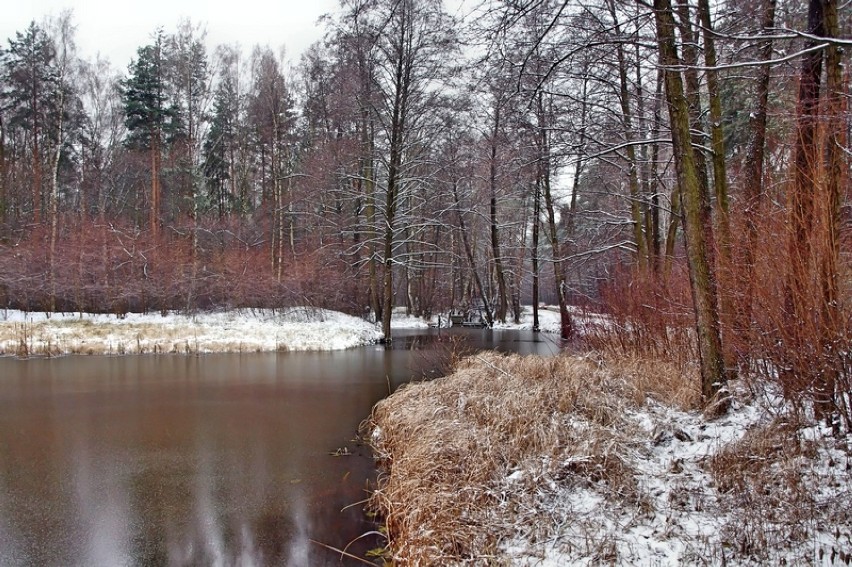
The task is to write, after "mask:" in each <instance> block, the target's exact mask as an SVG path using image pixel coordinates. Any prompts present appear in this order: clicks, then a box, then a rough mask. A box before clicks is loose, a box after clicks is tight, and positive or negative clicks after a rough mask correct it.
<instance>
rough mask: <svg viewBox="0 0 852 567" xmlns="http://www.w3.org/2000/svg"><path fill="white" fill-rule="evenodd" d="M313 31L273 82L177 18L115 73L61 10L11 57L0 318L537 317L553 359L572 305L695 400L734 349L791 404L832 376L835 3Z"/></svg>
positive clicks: (386, 3) (276, 61)
mask: <svg viewBox="0 0 852 567" xmlns="http://www.w3.org/2000/svg"><path fill="white" fill-rule="evenodd" d="M324 22H325V23H324V25H325V32H326V33H325V39H324V40H323V41H322V42H320V43H318V44H316V45H314V46H312V47H311V48H310V49H308V50H307V52H306V53H304V54H303V55H302V57H301V59H300V60H299V61H298V63H297V64H296V65H295V66H293V67H290V66H287V65H286V64H285V62H284V61H283V59H282V56H281V54H280V53H278V52H276V51H274V50H273V49H271V48H269V47H255V48H254V49H253V50H251V52H250V53H249V54H246V53H244V52H243V51H241V50H240V49H238V48H235V47H231V46H217V47H215V48H212V49H211V47H210V46H208V45H207V43H206V41H205V35H204V32H203V30H202V28H200V27H198V26H196V25H194V24H192V23H191V22H189V21H184V22H181V23H180V24H179V25H178V26H177V29H176V30H175V31H174V32H173V33H171V32H170V33H167V32H165V31H163V30H158V31H156V33H155V35H154V36H153V39H152V41H151V42H150V43H149V44H147V45H144V46H141V47H140V48H139V49H138V52H137V56H136V57H135V58H134V59H133V60H132V61H131V62H130V63H129V65H128V66H127V67H126V70H123V71H116V70H115V69H114V68H113V67H112V66H111V65H110V64H109V63H108V62H106V61H103V60H97V61H85V60H81V59H79V58H78V57H77V55H76V52H75V50H74V35H73V29H74V28H73V22H72V21H71V18H70V16H69V15H67V14H66V15H62V16H60V17H59V18H55V19H52V20H48V21H46V22H44V23H43V24H36V23H33V24H32V25H31V26H29V27H28V28H27V29H26V30H22V31H21V32H19V33H18V34H16V36H15V37H14V38H11V39H10V40H9V42H8V46H7V47H5V48H4V49H3V51H2V58H1V59H0V127H1V128H2V130H0V132H2V135H0V300H2V301H3V303H4V304H5V305H7V306H10V307H19V308H23V309H48V310H52V309H63V310H78V309H79V310H92V311H101V310H103V311H116V312H122V311H126V310H143V311H144V310H167V309H186V310H193V309H198V308H209V307H221V306H229V307H251V306H277V305H288V304H293V303H297V302H298V303H300V302H310V303H317V304H322V305H324V306H329V307H335V308H339V309H343V310H346V311H349V312H353V313H359V314H361V313H365V312H369V313H372V314H373V315H374V316H375V317H376V318H377V320H380V321H382V322H383V327H384V329H385V331H386V333H387V332H388V331H389V324H390V312H391V309H392V308H393V307H394V306H397V305H405V306H406V307H407V308H408V309H409V310H410V311H411V312H413V313H414V314H417V315H422V314H425V315H428V314H431V313H435V312H439V311H445V310H448V309H459V310H466V309H469V308H471V307H477V308H480V309H482V312H483V316H484V317H485V318H486V319H487V321H488V322H489V323H492V322H495V321H502V320H506V319H507V318H513V317H514V318H517V317H519V315H520V307H521V304H522V303H532V304H533V305H534V306H537V305H538V304H539V302H540V301H548V302H553V303H558V304H559V306H560V311H561V313H562V321H563V335H564V336H566V337H568V336H571V335H572V333H573V322H572V319H571V313H570V310H569V306H570V305H571V304H578V303H580V304H591V305H594V306H595V308H596V309H603V310H606V311H608V312H610V314H611V315H612V316H613V317H614V318H615V319H614V320H617V321H620V322H621V323H620V324H618V325H615V326H614V327H613V328H616V329H619V330H620V331H619V332H620V333H621V335H620V336H619V339H618V341H617V343H618V344H622V345H623V346H624V347H625V348H628V347H629V348H654V349H662V350H664V351H666V350H667V351H669V352H674V351H678V350H679V349H680V350H682V349H685V350H686V351H687V352H694V353H695V357H696V358H697V359H699V360H700V361H701V363H702V373H703V391H704V393H705V395H706V396H707V398H708V399H710V398H712V397H713V396H715V395H716V393H717V392H719V391H720V389H723V384H724V381H725V378H726V377H727V376H730V375H732V373H733V372H734V371H735V369H737V368H744V367H747V366H748V365H749V364H750V363H751V362H753V361H754V360H757V359H758V358H760V357H755V352H756V351H758V350H759V351H760V352H761V356H762V355H764V354H765V353H766V351H767V349H768V350H774V351H777V356H776V358H777V360H775V362H776V363H777V364H779V365H782V366H783V367H789V368H795V371H796V372H797V373H798V374H802V373H804V374H806V375H807V377H805V378H802V377H801V376H799V377H798V378H796V380H802V381H803V383H802V384H800V385H799V386H796V388H797V389H798V390H802V389H805V390H808V391H809V392H810V393H811V394H813V395H814V396H816V397H819V396H820V395H823V394H824V395H823V397H825V396H828V397H831V396H830V395H829V394H827V393H826V392H828V391H829V390H831V391H832V392H833V391H834V390H835V386H836V385H837V384H838V382H837V381H838V380H839V379H840V378H841V377H843V376H845V377H846V378H845V379H846V380H848V372H849V366H850V363H849V360H848V355H847V356H846V358H844V355H843V354H842V353H843V352H846V353H848V350H849V349H848V345H844V343H843V342H842V341H843V340H846V339H848V337H849V335H848V332H849V327H850V322H849V297H850V286H852V284H850V269H849V266H850V258H849V241H848V239H849V222H850V220H849V219H850V214H849V184H848V178H849V175H848V174H849V155H850V148H849V139H848V133H849V130H850V115H849V112H848V99H849V76H848V73H846V74H844V72H843V69H844V68H845V67H844V65H848V63H849V55H848V53H849V49H848V44H849V41H850V40H849V39H848V38H849V31H850V15H849V14H846V13H844V12H841V11H839V9H838V5H837V1H836V0H811V1H810V2H809V3H808V4H807V5H801V4H800V3H779V2H777V1H776V0H727V1H725V2H722V3H718V4H714V5H712V6H711V5H710V3H709V2H707V1H706V0H696V1H695V2H683V3H680V4H677V5H671V3H670V2H669V0H655V2H654V6H653V8H652V7H651V6H648V5H646V4H644V3H635V2H622V1H621V0H595V1H593V2H591V3H588V2H587V3H571V2H550V1H546V0H545V1H535V2H528V3H521V4H518V3H516V2H503V1H500V0H493V1H491V2H486V3H483V4H482V5H481V6H479V7H478V8H477V9H476V11H475V12H474V13H470V14H467V15H466V16H465V17H463V18H459V17H453V16H451V15H449V14H448V13H447V12H446V10H445V7H444V6H443V4H442V3H441V2H440V1H438V0H426V1H414V0H394V1H390V0H343V1H342V2H341V7H340V9H339V10H338V11H337V12H336V13H334V14H331V15H330V16H329V17H328V18H326V19H325V20H324ZM844 38H845V39H844ZM844 47H846V49H844ZM689 320H693V321H694V327H695V329H696V331H697V332H696V333H695V334H694V335H689V338H687V339H686V343H685V344H682V345H681V344H678V345H674V344H672V342H671V341H672V335H671V333H670V330H671V329H672V328H673V324H675V323H677V325H675V326H676V327H678V328H680V327H679V326H680V324H682V323H683V322H684V321H689ZM610 344H612V343H610ZM779 345H781V346H779ZM794 359H795V360H794ZM760 360H765V359H764V358H760ZM776 368H777V367H776ZM808 368H820V369H821V370H820V371H818V372H816V373H815V372H814V371H812V370H808ZM844 372H846V374H844ZM798 374H797V375H798ZM788 382H789V383H792V379H791V380H788ZM791 387H792V386H791ZM846 387H847V390H846V391H847V392H848V383H847V385H846ZM798 390H797V391H798ZM817 391H820V392H823V394H817V393H816V392H817ZM832 395H833V394H832ZM832 399H833V398H832Z"/></svg>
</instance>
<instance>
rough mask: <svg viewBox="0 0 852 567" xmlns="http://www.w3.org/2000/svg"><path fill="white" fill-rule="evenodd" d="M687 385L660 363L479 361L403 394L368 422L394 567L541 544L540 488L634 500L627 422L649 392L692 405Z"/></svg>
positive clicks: (376, 502) (478, 557)
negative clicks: (517, 540)
mask: <svg viewBox="0 0 852 567" xmlns="http://www.w3.org/2000/svg"><path fill="white" fill-rule="evenodd" d="M693 384H695V385H697V384H698V380H697V378H695V377H693V376H692V375H689V376H684V372H683V370H682V369H681V368H678V367H676V366H674V365H672V364H669V363H665V362H655V361H648V360H645V361H642V360H639V359H635V358H627V359H624V360H621V361H619V362H608V361H604V360H602V359H600V358H595V357H591V356H585V357H578V356H559V357H555V358H541V357H533V356H527V357H521V356H517V355H511V356H500V355H497V354H480V355H475V356H472V357H469V358H467V359H465V360H463V361H462V362H461V363H460V364H459V366H458V368H457V369H456V372H455V373H454V374H451V375H449V376H445V377H443V378H439V379H437V380H434V381H431V382H425V383H418V384H410V385H408V386H406V387H404V388H402V389H400V390H399V391H398V392H396V393H395V394H394V395H393V396H391V397H389V398H387V399H385V400H383V401H382V402H380V403H379V404H377V405H376V407H375V408H374V410H373V413H372V415H371V417H370V419H369V420H368V421H367V422H365V429H366V434H367V436H368V439H369V440H370V443H371V444H372V446H373V449H374V453H375V455H376V457H377V459H378V461H379V463H380V469H381V470H382V471H383V472H382V474H381V475H380V477H379V481H378V486H377V489H376V490H375V491H374V493H373V495H372V498H371V500H370V506H371V507H372V509H373V510H374V511H376V512H377V513H378V514H379V515H380V516H381V517H382V518H384V521H385V527H386V531H387V536H388V548H389V551H390V554H391V555H392V557H393V560H394V562H395V563H396V564H399V565H443V564H451V563H462V564H464V563H468V564H484V563H493V562H494V561H493V559H494V557H495V553H496V552H497V546H498V545H499V543H500V542H501V540H504V539H505V538H507V537H510V535H511V534H516V533H518V532H519V531H521V532H526V534H527V537H530V538H545V537H547V536H548V535H549V533H548V529H549V527H548V526H550V525H551V524H552V522H550V521H548V519H547V518H542V517H541V514H542V511H541V510H540V509H539V508H538V507H537V506H536V505H535V500H536V498H537V496H536V493H537V487H538V486H539V485H541V484H542V483H543V482H544V483H547V484H550V485H561V486H573V485H575V484H576V485H579V486H586V485H594V486H595V489H596V490H597V491H598V492H603V493H605V494H607V497H608V498H613V499H616V500H629V501H631V502H639V501H641V500H642V498H643V496H642V493H641V491H640V490H639V487H638V486H637V482H636V474H635V471H634V470H633V468H632V465H631V463H630V461H629V460H628V459H626V458H625V456H626V455H628V454H630V452H631V450H632V447H631V445H632V444H633V443H634V439H635V438H636V437H637V435H636V432H635V431H634V430H635V429H636V427H637V426H636V424H635V422H633V421H632V420H630V419H627V417H626V416H627V414H628V413H629V411H630V409H631V408H636V407H638V406H641V405H643V404H644V403H645V401H646V399H647V398H648V397H651V398H657V399H658V401H660V402H663V403H666V404H672V405H677V406H680V407H681V408H683V409H688V408H694V407H695V406H696V404H697V403H698V401H699V397H700V396H699V392H698V390H697V388H694V387H693V386H692V385H693ZM509 492H511V495H509V494H508V493H509ZM640 505H641V502H640Z"/></svg>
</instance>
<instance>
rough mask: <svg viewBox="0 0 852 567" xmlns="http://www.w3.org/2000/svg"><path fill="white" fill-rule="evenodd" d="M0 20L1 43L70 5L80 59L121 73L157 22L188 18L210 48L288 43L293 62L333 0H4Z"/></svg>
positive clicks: (171, 25) (168, 27) (170, 26)
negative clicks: (100, 61)
mask: <svg viewBox="0 0 852 567" xmlns="http://www.w3.org/2000/svg"><path fill="white" fill-rule="evenodd" d="M3 4H4V6H3V8H2V12H3V16H2V18H0V42H2V46H3V47H4V48H5V47H7V46H8V38H10V37H14V35H15V32H17V31H24V29H26V27H27V26H29V23H30V22H31V21H33V20H35V21H36V23H40V22H41V21H42V20H43V19H44V17H45V16H47V15H58V14H59V13H60V12H61V11H62V10H63V9H66V8H68V9H71V10H73V13H74V18H73V21H74V23H75V24H76V26H77V36H76V37H77V46H78V49H79V53H80V55H81V56H82V57H84V58H89V59H93V58H94V56H95V55H96V54H97V53H100V54H101V55H103V56H106V57H108V58H109V59H110V61H111V62H112V65H113V67H115V68H116V69H118V70H120V71H125V70H126V69H127V66H128V64H129V63H130V59H131V58H135V57H136V50H137V49H138V48H139V47H141V46H143V45H147V44H148V43H149V42H150V41H151V38H152V34H153V32H154V30H155V29H156V28H157V27H158V26H161V27H162V28H163V30H164V31H165V32H166V33H171V32H174V31H175V29H176V28H177V24H178V22H180V20H181V19H183V18H186V17H188V18H190V19H191V21H192V22H193V23H195V24H203V25H204V26H206V28H207V44H208V47H209V48H210V49H211V50H212V48H213V47H215V46H216V45H218V44H220V43H228V44H233V43H238V44H240V45H241V46H242V48H243V52H244V53H245V54H246V55H248V54H249V53H250V51H251V48H252V47H253V46H254V45H257V44H259V45H269V46H270V47H272V48H273V49H274V50H277V49H278V48H279V47H281V46H282V45H283V46H285V47H286V57H287V58H288V59H290V60H292V61H293V62H296V61H297V60H298V57H299V55H301V53H302V51H303V50H304V49H305V48H306V47H308V46H309V45H310V44H312V43H313V42H314V41H317V40H319V39H321V37H322V33H323V30H322V28H321V27H319V26H318V25H317V18H319V17H320V16H321V15H322V14H324V13H328V12H334V11H335V10H336V9H337V7H338V2H337V0H236V1H233V0H232V1H228V2H225V1H223V0H210V1H205V0H143V1H141V2H123V1H121V0H118V1H116V0H29V1H27V0H5V1H4V2H3Z"/></svg>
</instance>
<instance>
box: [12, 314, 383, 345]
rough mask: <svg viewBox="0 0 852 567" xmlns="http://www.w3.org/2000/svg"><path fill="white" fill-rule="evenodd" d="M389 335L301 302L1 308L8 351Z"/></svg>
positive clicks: (338, 340)
mask: <svg viewBox="0 0 852 567" xmlns="http://www.w3.org/2000/svg"><path fill="white" fill-rule="evenodd" d="M381 337H382V334H381V332H380V331H379V330H378V329H377V328H376V326H375V325H373V324H372V323H368V322H366V321H364V320H362V319H359V318H357V317H351V316H349V315H344V314H342V313H338V312H335V311H328V310H325V309H314V308H310V307H300V308H291V309H282V310H276V311H269V310H240V311H225V312H212V313H198V314H195V315H181V314H176V313H169V314H167V315H165V316H163V315H159V314H144V315H143V314H134V313H129V314H127V315H126V316H124V317H117V316H115V315H95V314H82V315H81V314H79V313H74V314H71V313H69V314H59V313H52V314H47V313H24V312H21V311H11V310H8V311H0V354H5V355H14V354H17V355H19V356H20V355H24V356H26V355H35V356H41V355H58V354H142V353H152V352H162V353H169V352H173V353H208V352H259V351H277V350H338V349H345V348H350V347H354V346H358V345H363V344H369V343H373V342H376V341H378V340H379V339H381Z"/></svg>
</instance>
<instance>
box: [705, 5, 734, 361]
mask: <svg viewBox="0 0 852 567" xmlns="http://www.w3.org/2000/svg"><path fill="white" fill-rule="evenodd" d="M698 18H699V21H700V24H701V29H702V32H703V39H704V63H705V65H706V66H707V71H706V75H705V76H706V77H707V91H708V93H709V99H710V105H709V106H710V136H711V144H712V148H713V186H714V188H715V195H716V201H715V203H716V232H717V233H718V237H717V238H718V247H719V259H718V269H719V273H720V274H722V275H723V277H724V278H726V279H727V280H730V279H731V277H732V274H731V271H732V269H733V265H732V262H731V216H730V206H729V204H728V173H727V169H726V166H725V156H726V151H725V133H724V130H723V128H722V99H721V95H720V88H719V79H718V76H717V74H716V69H715V67H716V44H715V39H714V35H713V22H712V21H711V19H710V2H709V0H698ZM732 287H733V286H731V285H727V286H721V289H720V293H719V300H720V302H721V305H720V317H721V322H722V326H721V327H722V330H723V337H722V339H723V340H722V344H723V345H725V346H729V343H730V341H729V340H728V339H727V338H726V337H725V336H724V331H727V332H728V333H729V334H730V335H733V334H734V333H732V332H731V331H732V330H733V317H734V303H733V294H732V291H731V288H732ZM724 354H725V368H726V371H727V373H728V378H734V377H735V375H736V368H737V357H736V353H735V352H734V351H733V349H731V348H730V347H729V348H726V349H725V353H724Z"/></svg>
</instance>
